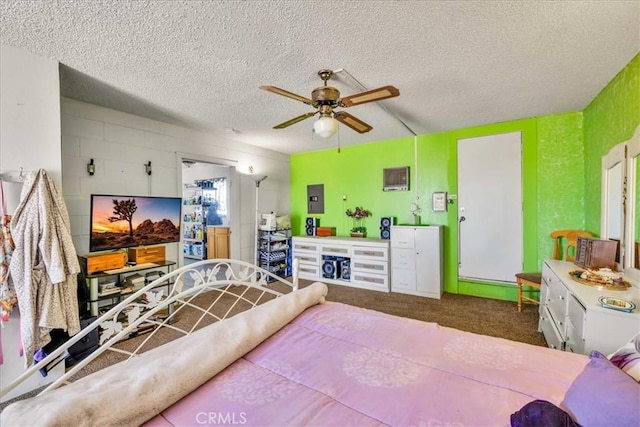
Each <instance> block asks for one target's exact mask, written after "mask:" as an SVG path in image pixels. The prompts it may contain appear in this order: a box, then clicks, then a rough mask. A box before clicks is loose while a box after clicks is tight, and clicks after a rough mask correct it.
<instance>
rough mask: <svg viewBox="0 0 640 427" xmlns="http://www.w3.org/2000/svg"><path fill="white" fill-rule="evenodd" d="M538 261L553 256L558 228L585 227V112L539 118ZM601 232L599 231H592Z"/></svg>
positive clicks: (536, 268) (539, 269) (539, 262)
mask: <svg viewBox="0 0 640 427" xmlns="http://www.w3.org/2000/svg"><path fill="white" fill-rule="evenodd" d="M537 121H538V182H537V187H538V209H539V212H540V214H539V215H538V226H537V240H538V260H537V265H536V266H535V271H541V270H542V262H543V260H544V259H545V258H549V257H551V256H552V255H553V240H552V239H551V237H550V236H549V235H550V234H551V232H552V231H554V230H562V229H572V230H585V220H584V177H585V174H584V131H583V128H582V113H581V112H575V113H566V114H555V115H552V116H544V117H539V118H538V120H537ZM588 231H591V232H594V233H597V231H598V230H588Z"/></svg>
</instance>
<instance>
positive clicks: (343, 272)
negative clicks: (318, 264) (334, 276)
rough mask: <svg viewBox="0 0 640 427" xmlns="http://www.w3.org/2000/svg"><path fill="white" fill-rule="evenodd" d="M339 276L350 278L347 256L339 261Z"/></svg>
mask: <svg viewBox="0 0 640 427" xmlns="http://www.w3.org/2000/svg"><path fill="white" fill-rule="evenodd" d="M340 278H341V279H342V280H350V279H351V261H350V260H349V259H348V258H347V259H345V260H343V261H341V262H340Z"/></svg>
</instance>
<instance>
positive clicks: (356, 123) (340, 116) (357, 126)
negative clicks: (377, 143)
mask: <svg viewBox="0 0 640 427" xmlns="http://www.w3.org/2000/svg"><path fill="white" fill-rule="evenodd" d="M333 117H334V118H335V119H336V120H337V121H339V122H340V123H342V124H345V125H347V126H349V127H350V128H351V129H353V130H355V131H356V132H358V133H365V132H369V131H370V130H371V129H373V128H372V127H371V126H369V125H368V124H366V123H365V122H363V121H362V120H360V119H358V118H356V117H354V116H352V115H351V114H349V113H345V112H344V111H338V112H337V113H334V114H333Z"/></svg>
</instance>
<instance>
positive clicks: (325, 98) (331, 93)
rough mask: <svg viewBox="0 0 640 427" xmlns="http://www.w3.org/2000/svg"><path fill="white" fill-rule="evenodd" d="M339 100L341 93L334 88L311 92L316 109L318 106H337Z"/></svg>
mask: <svg viewBox="0 0 640 427" xmlns="http://www.w3.org/2000/svg"><path fill="white" fill-rule="evenodd" d="M339 98H340V91H339V90H338V89H336V88H335V87H332V86H322V87H318V88H315V89H314V90H313V92H311V99H312V100H313V103H314V106H316V107H317V106H318V105H332V106H336V105H337V104H338V99H339Z"/></svg>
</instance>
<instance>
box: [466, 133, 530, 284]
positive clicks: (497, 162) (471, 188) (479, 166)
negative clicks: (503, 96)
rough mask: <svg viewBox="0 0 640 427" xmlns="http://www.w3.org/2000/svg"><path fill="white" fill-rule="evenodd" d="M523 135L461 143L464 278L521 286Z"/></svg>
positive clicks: (515, 134) (477, 139) (474, 139)
mask: <svg viewBox="0 0 640 427" xmlns="http://www.w3.org/2000/svg"><path fill="white" fill-rule="evenodd" d="M522 258H523V256H522V134H521V132H513V133H506V134H500V135H490V136H483V137H477V138H466V139H459V140H458V276H459V277H461V278H469V279H478V280H487V281H498V282H511V283H513V282H515V277H514V275H515V274H516V273H518V272H520V271H522Z"/></svg>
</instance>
